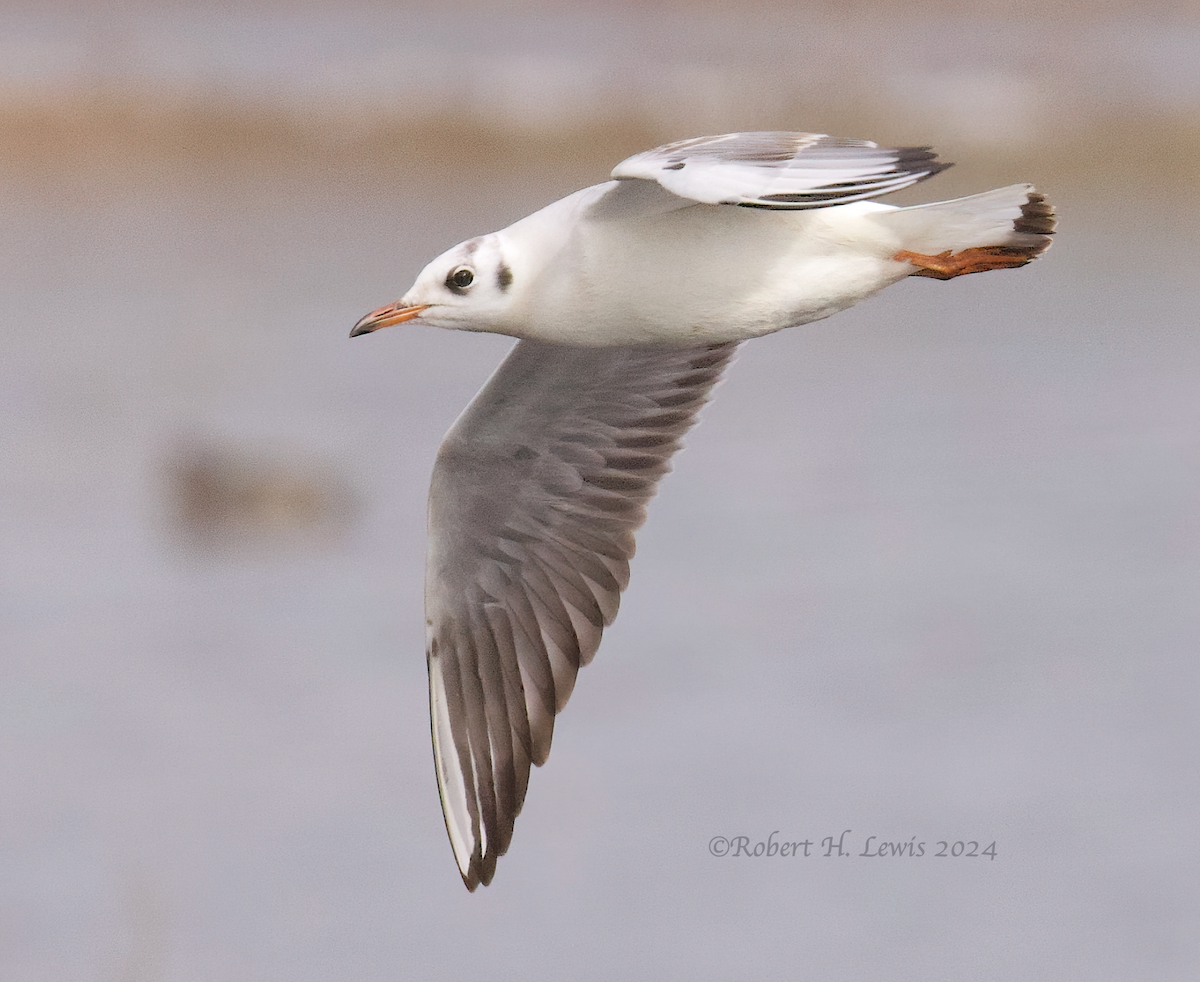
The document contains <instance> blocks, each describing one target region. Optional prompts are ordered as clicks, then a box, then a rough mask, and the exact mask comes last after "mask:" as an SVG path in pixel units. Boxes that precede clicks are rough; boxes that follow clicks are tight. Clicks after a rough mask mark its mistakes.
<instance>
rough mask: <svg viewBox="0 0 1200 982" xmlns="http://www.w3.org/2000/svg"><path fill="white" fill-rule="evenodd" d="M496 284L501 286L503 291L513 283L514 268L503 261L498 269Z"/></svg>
mask: <svg viewBox="0 0 1200 982" xmlns="http://www.w3.org/2000/svg"><path fill="white" fill-rule="evenodd" d="M496 285H497V286H498V287H500V292H501V293H503V292H504V291H505V290H507V289H508V288H509V287H510V286H511V285H512V270H511V269H509V268H508V266H507V264H505V263H501V264H500V267H499V269H497V270H496Z"/></svg>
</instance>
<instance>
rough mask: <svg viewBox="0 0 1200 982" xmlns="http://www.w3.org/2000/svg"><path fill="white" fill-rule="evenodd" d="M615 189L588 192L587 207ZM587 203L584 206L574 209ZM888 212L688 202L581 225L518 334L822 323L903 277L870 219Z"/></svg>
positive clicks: (683, 339) (599, 341)
mask: <svg viewBox="0 0 1200 982" xmlns="http://www.w3.org/2000/svg"><path fill="white" fill-rule="evenodd" d="M611 186H612V185H600V186H599V187H597V188H589V189H587V191H588V192H589V193H591V197H592V201H593V202H594V200H595V199H596V198H598V197H599V196H600V195H599V194H598V192H603V191H604V190H606V189H608V188H609V187H611ZM581 194H582V193H581ZM575 197H576V196H572V198H575ZM674 200H676V201H681V200H682V199H674ZM570 201H571V199H566V200H564V201H563V202H558V203H557V204H556V205H555V206H551V208H555V207H557V206H558V205H566V204H568V202H570ZM590 204H591V202H589V201H588V199H587V198H586V197H581V199H580V202H578V203H576V204H575V206H574V207H575V208H576V209H581V206H582V207H588V206H589V205H590ZM892 210H893V209H891V208H889V207H887V206H885V205H878V204H874V203H862V204H856V205H844V206H841V207H836V208H823V209H816V210H811V211H768V210H763V209H753V208H739V207H734V206H727V205H701V204H693V205H686V206H683V207H673V208H672V209H671V210H664V211H660V212H658V213H652V214H649V215H646V214H639V213H637V212H634V213H633V214H628V215H620V216H618V217H616V218H608V219H606V220H586V219H585V220H583V221H579V222H577V223H576V224H575V229H576V231H575V234H574V235H572V237H571V238H570V239H569V240H567V241H565V242H564V243H563V246H562V249H561V251H560V252H559V253H558V255H557V256H556V257H555V258H554V259H553V260H552V261H550V262H549V263H547V265H546V266H545V267H544V269H543V270H541V272H540V273H539V275H538V280H537V286H536V289H535V290H533V291H531V293H530V300H531V302H530V304H529V308H528V309H526V310H524V311H522V321H523V323H522V328H523V330H522V334H523V335H524V336H527V337H536V338H539V339H541V340H547V341H558V342H566V343H577V344H592V345H610V344H638V343H643V344H644V343H672V342H679V343H695V342H696V341H712V342H718V341H732V340H740V339H745V338H752V337H758V336H760V335H763V334H770V333H772V332H774V331H779V330H782V329H783V328H785V327H792V326H794V325H797V324H804V323H808V322H810V321H814V320H819V319H820V318H822V317H828V316H829V315H830V314H834V313H836V312H837V311H839V310H844V309H846V308H847V307H849V306H851V305H853V304H855V303H857V302H858V301H859V300H862V299H863V298H864V297H867V296H869V295H871V294H872V293H875V292H876V291H878V290H880V289H882V288H883V287H885V286H887V285H889V284H890V283H894V282H896V281H897V280H899V279H902V278H904V276H906V275H907V274H908V273H909V272H911V269H910V268H909V267H908V266H907V265H906V264H904V263H898V262H895V261H893V260H892V259H891V256H892V255H894V254H895V252H896V251H897V249H898V248H900V246H899V243H898V242H897V240H896V237H895V235H894V234H893V233H891V232H890V231H889V230H888V229H887V228H885V227H884V226H883V225H882V224H880V223H877V222H875V221H873V220H871V218H870V217H869V216H870V214H871V213H872V212H879V211H892ZM537 217H538V216H531V218H532V219H536V218H537ZM527 221H529V220H527ZM522 224H523V223H522ZM515 229H516V227H514V230H515Z"/></svg>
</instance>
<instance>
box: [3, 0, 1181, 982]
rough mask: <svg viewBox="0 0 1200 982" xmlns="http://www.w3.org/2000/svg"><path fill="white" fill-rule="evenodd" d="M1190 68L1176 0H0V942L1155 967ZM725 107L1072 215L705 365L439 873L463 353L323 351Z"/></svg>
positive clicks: (1166, 925) (403, 962)
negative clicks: (909, 845) (990, 850)
mask: <svg viewBox="0 0 1200 982" xmlns="http://www.w3.org/2000/svg"><path fill="white" fill-rule="evenodd" d="M1198 65H1200V12H1198V10H1197V8H1196V6H1195V4H1194V3H1193V2H1180V3H1166V2H1153V0H1151V2H1143V3H1138V4H1132V3H1128V2H1096V3H1087V2H1084V0H1079V2H1075V3H1066V4H1058V5H1049V4H1042V3H1034V2H1032V0H1029V2H1026V0H1012V2H1007V0H992V2H987V3H984V2H972V0H966V2H949V0H910V2H908V3H858V2H854V0H850V2H838V3H833V2H829V3H810V4H787V3H770V2H757V0H755V2H748V3H747V2H741V3H737V4H734V3H728V4H720V3H701V2H695V3H689V2H683V0H680V2H677V3H665V4H653V5H648V4H641V3H638V4H634V3H620V2H612V3H595V4H567V3H556V2H553V0H546V2H528V3H494V4H486V5H485V4H478V3H462V4H455V5H452V6H449V5H446V4H438V3H431V2H415V3H410V4H385V3H369V2H365V0H343V2H339V3H336V4H335V3H333V2H331V0H323V2H321V0H313V2H297V3H284V2H282V0H281V2H275V3H272V2H265V0H264V2H260V3H247V4H201V3H153V2H148V0H147V2H139V0H124V2H114V3H95V2H87V3H85V2H83V0H79V2H66V0H39V2H37V3H34V2H32V0H30V2H27V3H22V2H15V0H5V2H4V3H3V4H2V5H0V271H2V272H0V311H2V314H0V316H2V318H3V323H2V328H0V977H2V978H4V979H5V980H12V982H26V980H30V982H32V980H65V979H69V980H103V982H110V980H118V982H150V980H192V979H196V980H226V979H227V980H246V979H261V980H274V979H277V980H288V982H303V980H318V979H333V978H338V979H342V978H344V979H362V980H370V979H393V978H397V977H406V978H429V979H440V978H452V977H453V978H458V977H463V976H467V975H470V974H474V975H476V976H486V977H489V978H536V977H551V976H553V977H566V978H578V979H612V978H646V979H652V978H653V979H657V978H664V977H669V978H692V979H730V978H749V977H752V976H753V977H758V978H783V977H788V978H794V977H812V978H825V979H868V978H880V979H914V980H915V979H919V980H921V982H934V980H943V979H944V980H961V979H965V978H970V979H997V980H999V979H1013V978H1022V979H1030V980H1034V979H1047V980H1051V979H1053V980H1056V982H1061V980H1068V979H1088V980H1096V979H1128V978H1137V979H1139V980H1159V979H1163V980H1167V979H1191V978H1195V977H1196V972H1197V970H1198V968H1200V941H1198V940H1197V938H1198V937H1200V935H1197V933H1196V931H1195V925H1196V923H1197V920H1198V915H1200V887H1198V886H1197V884H1200V854H1198V850H1197V846H1196V839H1195V815H1196V813H1197V808H1198V807H1200V778H1198V773H1200V770H1198V766H1197V765H1198V764H1200V760H1198V757H1200V754H1198V752H1197V745H1198V737H1200V724H1198V723H1197V719H1198V715H1197V695H1198V693H1200V685H1198V684H1197V683H1198V681H1200V679H1198V675H1200V672H1198V669H1197V651H1198V649H1200V603H1198V601H1200V512H1198V509H1197V489H1198V485H1200V329H1198V326H1197V315H1196V310H1197V307H1198V306H1200V281H1198V277H1197V261H1196V256H1197V249H1198V246H1200V233H1198V231H1197V221H1196V215H1197V206H1198V204H1200V164H1198V163H1197V161H1198V160H1200V70H1198V68H1197V66H1198ZM739 129H740V130H747V129H799V130H815V131H825V132H832V133H835V134H839V135H842V136H847V137H854V138H864V139H874V140H877V141H880V142H886V143H901V144H933V145H934V146H936V147H937V149H938V150H939V151H940V152H941V155H942V157H943V159H947V160H952V161H956V162H957V166H956V167H955V168H954V169H953V170H951V171H949V172H947V173H946V174H944V175H941V176H939V177H938V178H937V179H936V181H934V182H931V183H928V184H923V185H921V186H919V187H918V188H915V189H911V190H909V191H906V192H904V193H903V197H901V196H896V197H895V198H893V199H889V200H895V201H897V202H913V201H919V200H933V199H934V198H937V197H949V196H953V195H955V194H961V193H970V192H973V191H981V190H985V189H987V188H989V187H992V186H998V185H1000V184H1005V183H1014V182H1017V181H1033V182H1036V183H1037V184H1038V186H1039V188H1041V189H1042V190H1043V191H1044V192H1045V193H1046V194H1047V195H1048V196H1049V198H1050V200H1051V201H1053V202H1054V203H1055V204H1056V205H1057V206H1058V208H1059V211H1060V215H1061V225H1060V228H1061V231H1060V233H1059V235H1058V237H1057V241H1056V243H1055V248H1054V249H1053V250H1051V252H1050V253H1049V254H1048V255H1047V257H1046V258H1045V259H1044V260H1043V261H1040V262H1038V263H1036V264H1034V265H1032V266H1030V267H1027V268H1025V269H1022V270H1019V271H1015V272H1011V273H1009V272H1005V273H996V274H992V275H989V276H978V277H977V276H971V277H965V278H963V279H959V280H954V281H951V282H947V283H941V282H936V281H933V280H928V279H915V280H909V281H907V282H905V283H902V284H899V285H898V286H896V287H893V288H891V289H889V290H888V291H886V292H885V293H884V294H883V295H881V296H879V297H876V298H873V299H871V300H869V301H867V302H865V303H863V304H861V305H860V306H859V307H857V308H855V309H853V310H851V311H848V312H846V313H843V314H840V315H838V316H837V317H835V318H833V319H831V320H829V321H825V322H821V323H817V324H813V325H809V326H806V327H803V328H799V329H796V330H793V331H788V332H784V333H782V334H780V335H776V336H773V337H770V338H765V339H761V340H759V341H755V342H753V343H752V344H749V345H747V346H746V348H745V349H744V351H743V354H742V356H741V357H740V359H739V361H738V363H737V364H736V365H735V366H734V369H733V371H732V372H731V374H730V377H729V380H728V382H727V383H726V384H725V385H724V386H723V387H722V388H721V390H720V393H719V397H718V398H717V399H716V401H715V402H714V403H713V404H712V405H711V406H710V407H709V409H708V410H707V412H706V414H705V419H704V422H703V424H702V425H701V426H700V427H699V428H698V429H697V430H695V431H694V432H693V434H692V436H691V438H690V440H689V448H688V450H687V451H686V452H685V453H683V454H682V455H681V456H680V458H679V460H678V464H677V467H676V472H675V474H673V475H672V476H671V477H670V478H669V479H668V480H667V481H666V482H665V486H664V489H663V491H662V493H661V495H660V497H659V499H658V500H657V501H656V503H655V506H654V507H653V508H652V509H651V517H650V521H649V523H648V525H647V526H646V528H645V529H644V530H643V532H642V534H641V537H640V540H639V542H640V549H639V555H638V558H637V560H636V562H635V564H634V570H633V582H632V586H631V588H630V590H629V591H628V593H627V594H626V598H625V602H624V604H623V608H622V613H621V617H620V619H619V620H618V622H617V624H616V625H615V626H614V627H613V628H612V629H611V630H610V631H609V632H608V635H607V637H606V639H605V643H604V645H603V647H602V648H601V651H600V654H599V655H598V657H597V658H596V660H595V662H594V663H593V664H592V665H591V666H590V667H588V668H587V669H586V670H585V671H584V672H583V674H582V676H581V678H580V684H579V686H578V688H577V689H576V691H575V695H574V697H573V699H572V701H571V704H570V706H569V707H568V709H567V710H566V712H565V713H564V715H563V716H562V717H561V718H560V721H559V725H558V727H557V730H556V735H555V746H554V751H553V753H552V754H551V758H550V761H549V763H548V764H547V765H546V767H545V768H543V769H541V770H540V771H538V772H536V773H535V774H534V776H533V778H532V780H531V784H530V790H529V796H528V800H527V802H526V806H525V810H524V813H523V814H522V816H521V818H520V819H519V821H518V824H517V830H516V835H515V837H514V841H513V846H512V848H511V850H510V852H509V854H508V855H507V856H506V857H504V858H503V859H502V860H501V862H500V865H499V869H498V873H497V877H496V880H495V882H494V884H493V885H492V886H491V887H489V888H487V889H482V890H480V891H479V892H477V893H476V894H475V895H468V894H467V893H466V891H465V890H463V888H462V885H461V882H460V881H459V878H458V874H457V872H456V870H455V866H454V862H453V858H452V856H451V851H450V847H449V844H448V842H447V841H446V835H445V830H444V828H443V824H442V817H441V813H440V808H439V804H438V797H437V790H436V785H435V781H434V775H433V768H432V766H431V756H430V750H429V731H428V715H427V713H428V711H427V696H426V691H425V685H426V683H425V666H424V657H423V625H422V607H421V605H422V596H421V592H422V577H423V559H424V529H423V522H424V508H425V495H426V489H427V485H428V477H429V471H430V468H431V466H432V461H433V456H434V453H435V450H436V447H437V444H438V442H439V440H440V438H441V435H442V433H443V432H444V431H445V430H446V428H447V427H448V426H449V424H450V423H451V422H452V420H453V419H454V417H455V416H456V414H457V413H458V412H459V411H460V410H461V408H462V407H463V406H464V405H465V404H466V402H467V401H468V399H469V398H470V397H471V395H472V394H473V393H474V392H475V391H476V390H477V388H478V387H479V385H480V384H481V383H482V381H483V380H484V379H485V378H486V377H487V375H488V373H489V372H490V371H491V370H492V368H493V367H494V366H495V364H496V363H497V362H498V361H499V359H500V357H501V356H502V354H503V352H504V351H505V350H506V349H507V347H508V345H509V342H508V341H507V340H505V339H503V338H496V337H487V336H471V335H456V334H450V333H437V332H434V331H432V330H429V329H421V328H397V329H394V330H391V331H387V332H384V333H382V334H379V335H373V336H371V337H368V338H362V339H356V340H354V341H350V340H348V338H347V334H348V332H349V329H350V327H351V326H352V325H353V323H354V322H355V321H356V320H357V319H358V318H359V317H360V316H361V315H362V314H364V313H365V312H366V311H368V310H370V309H371V308H373V307H376V306H378V305H380V304H383V303H386V302H390V301H392V300H394V299H396V298H397V297H399V296H400V294H401V293H403V292H404V290H406V289H407V287H408V286H409V284H410V282H411V281H412V279H413V277H414V276H415V274H416V273H417V272H418V270H419V269H420V268H421V267H422V266H423V265H424V263H425V262H426V261H427V260H428V259H430V258H431V257H433V256H434V255H436V254H437V253H439V252H441V251H442V250H443V249H445V248H447V247H449V246H450V245H452V244H454V243H455V242H457V241H459V240H461V239H463V238H467V237H469V236H471V235H475V234H478V233H481V232H485V231H490V230H492V229H495V228H498V227H502V226H504V225H506V224H508V223H509V222H511V221H513V220H515V219H517V218H519V217H521V216H523V215H524V214H526V213H528V212H529V211H531V210H533V209H535V208H537V207H539V206H541V205H543V204H546V203H548V202H549V201H551V200H553V199H555V198H557V197H559V196H561V195H563V194H565V193H567V192H569V191H572V190H574V189H576V188H578V187H581V186H584V185H586V184H591V183H596V182H599V181H602V180H604V179H606V176H607V174H608V172H609V170H610V169H611V168H612V167H613V165H615V164H616V163H617V162H618V161H620V160H621V159H623V158H624V157H625V156H627V155H629V154H631V153H634V152H636V151H639V150H642V149H646V148H648V147H652V146H655V145H657V144H660V143H663V142H666V141H668V140H673V139H679V138H683V137H689V136H697V135H702V134H708V133H720V132H725V131H730V130H739ZM844 829H849V830H851V832H850V834H849V835H848V836H847V839H846V843H847V846H852V847H853V853H854V854H853V855H852V856H849V857H846V858H840V859H834V858H830V859H825V858H815V857H814V858H809V859H807V860H805V859H788V860H780V859H766V858H763V859H758V860H747V859H745V858H730V857H726V858H723V859H720V858H715V857H713V856H712V855H710V853H709V851H708V843H709V841H710V840H711V839H712V838H713V837H714V836H725V837H731V838H732V837H734V836H738V835H745V836H748V837H749V838H750V841H751V842H752V843H753V842H755V841H758V840H761V839H765V838H766V837H767V836H768V835H769V834H770V833H772V832H773V831H776V830H778V833H779V834H778V836H777V839H784V840H791V841H796V840H803V839H812V840H819V839H821V838H824V837H825V836H829V835H833V836H837V835H839V834H840V833H841V832H842V831H843V830H844ZM869 835H874V836H876V837H878V839H883V840H891V841H903V842H907V841H909V840H910V838H911V837H916V840H917V841H924V842H926V843H927V844H928V845H927V854H926V857H923V858H920V859H908V858H904V859H894V858H893V859H877V858H876V859H868V858H864V857H862V856H861V855H859V853H860V852H861V850H862V848H863V844H864V842H865V840H866V838H867V836H869ZM939 840H947V841H949V842H951V843H953V842H954V841H958V840H963V841H970V840H978V841H980V842H982V843H984V844H985V845H986V844H988V843H991V842H995V843H996V858H995V859H994V860H991V859H980V858H975V859H967V858H950V857H947V858H934V857H933V855H932V853H933V852H934V851H935V850H936V848H937V846H936V842H937V841H939Z"/></svg>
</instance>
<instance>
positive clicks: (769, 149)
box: [612, 132, 950, 210]
mask: <svg viewBox="0 0 1200 982" xmlns="http://www.w3.org/2000/svg"><path fill="white" fill-rule="evenodd" d="M949 166H950V165H949V164H943V163H939V162H938V160H937V155H936V154H934V153H933V152H932V151H931V150H930V149H929V148H928V147H880V146H877V145H876V144H874V143H869V142H866V141H863V140H842V139H838V138H837V137H832V136H825V135H823V134H820V133H779V132H769V133H728V134H726V135H724V136H704V137H698V138H696V139H694V140H682V141H680V142H679V143H671V144H668V145H667V146H665V147H659V148H658V149H656V150H647V151H646V152H645V153H639V154H637V155H636V156H633V157H630V158H629V159H628V160H624V161H622V162H621V163H619V164H618V165H617V166H616V167H615V168H614V169H613V172H612V176H613V178H615V179H617V180H631V179H641V180H646V181H656V182H657V183H659V184H661V185H662V186H663V187H664V188H666V189H667V190H668V191H670V192H671V193H672V194H676V195H679V196H680V197H681V198H690V199H691V200H693V201H699V202H702V203H704V204H710V205H742V206H743V207H747V208H774V209H784V210H795V209H803V208H823V207H828V206H830V205H840V204H847V203H848V202H851V201H862V200H864V199H866V198H874V197H877V196H878V195H881V194H887V193H888V192H889V191H898V190H899V189H900V188H904V187H908V186H909V185H910V184H915V183H916V182H917V181H922V180H924V179H925V178H927V177H932V176H933V175H934V174H936V173H938V172H939V171H942V170H945V169H946V168H947V167H949Z"/></svg>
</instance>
